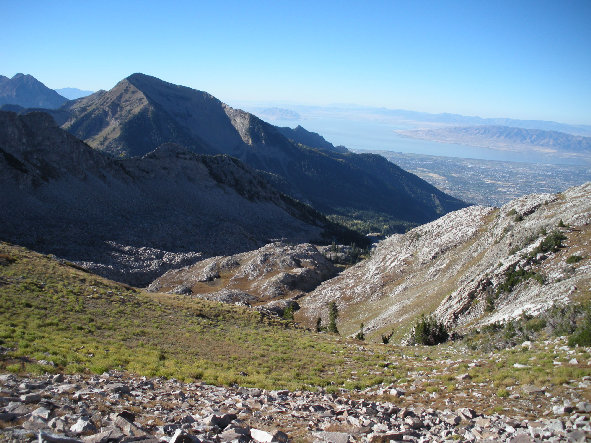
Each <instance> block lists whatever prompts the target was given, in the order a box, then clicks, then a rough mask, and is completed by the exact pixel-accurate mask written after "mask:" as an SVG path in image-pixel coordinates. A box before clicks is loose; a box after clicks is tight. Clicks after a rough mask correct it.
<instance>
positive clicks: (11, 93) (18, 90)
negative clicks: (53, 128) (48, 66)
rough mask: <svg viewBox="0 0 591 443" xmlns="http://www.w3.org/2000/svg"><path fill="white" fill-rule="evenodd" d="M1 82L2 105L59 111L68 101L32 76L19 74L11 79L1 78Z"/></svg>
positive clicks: (0, 99)
mask: <svg viewBox="0 0 591 443" xmlns="http://www.w3.org/2000/svg"><path fill="white" fill-rule="evenodd" d="M0 80H1V82H0V105H4V104H10V105H19V106H22V107H24V108H47V109H57V108H59V107H60V106H61V105H63V104H64V103H65V102H66V101H67V99H66V98H65V97H62V96H61V95H59V94H58V93H57V92H55V91H54V90H53V89H49V88H48V87H47V86H45V85H44V84H43V83H41V82H40V81H39V80H37V79H36V78H35V77H33V76H32V75H30V74H23V73H20V72H19V73H18V74H15V75H14V76H13V77H12V78H11V79H9V78H7V77H4V76H1V77H0Z"/></svg>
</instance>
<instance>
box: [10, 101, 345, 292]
mask: <svg viewBox="0 0 591 443" xmlns="http://www.w3.org/2000/svg"><path fill="white" fill-rule="evenodd" d="M0 149H1V151H0V154H1V156H0V164H1V168H0V182H1V183H2V188H3V190H4V192H2V194H1V195H0V202H1V204H2V206H3V207H5V208H10V210H9V211H3V212H2V215H1V220H2V229H1V231H0V233H1V237H2V239H3V240H7V241H11V242H14V243H18V244H22V245H26V246H28V247H31V248H33V249H37V250H40V251H44V252H46V253H53V254H56V255H57V256H59V257H62V258H66V259H68V260H71V261H75V262H77V263H79V264H80V265H82V266H84V267H86V268H87V269H91V270H93V271H94V272H97V273H99V274H101V275H105V276H109V277H110V278H112V279H115V280H119V281H124V282H127V283H131V284H135V285H140V286H143V285H146V284H148V283H149V282H150V281H152V280H153V279H154V278H156V277H157V276H159V275H161V274H162V273H163V272H165V271H166V270H167V269H170V268H178V267H182V266H184V265H187V264H191V263H193V262H195V261H196V260H198V259H199V258H202V257H203V254H205V256H207V255H219V254H223V253H236V252H241V251H245V250H252V249H256V248H257V247H260V246H262V245H264V244H266V243H269V242H270V241H273V240H274V239H282V238H285V239H287V240H289V241H293V242H296V243H299V242H305V241H310V240H314V241H318V240H321V239H322V238H323V237H325V240H326V241H329V238H330V237H331V236H332V235H333V234H334V235H336V236H337V237H338V236H340V235H341V234H344V235H346V234H347V232H349V231H347V230H346V229H344V228H342V227H338V226H337V225H335V224H333V223H331V222H329V221H328V220H326V219H325V218H324V217H323V216H322V215H320V214H319V213H317V212H315V211H314V210H313V209H312V208H310V207H307V206H305V205H303V204H301V203H299V202H296V201H294V200H293V199H290V198H289V197H286V196H284V195H282V194H280V193H279V192H277V191H276V190H275V189H274V188H273V187H271V186H270V185H269V184H268V183H267V182H266V181H265V180H264V179H262V178H261V177H260V175H259V174H257V173H256V172H255V171H253V170H252V169H250V168H248V167H246V166H244V165H243V164H241V163H240V162H239V161H238V160H236V159H233V158H231V157H228V156H223V155H218V156H205V155H198V154H195V153H192V152H189V151H187V150H186V149H184V148H182V147H180V146H178V145H173V144H167V145H163V146H161V147H159V148H158V149H156V150H155V151H153V152H151V153H149V154H147V155H145V156H144V157H142V158H133V159H127V160H117V159H113V158H112V157H110V156H108V155H105V154H103V153H101V152H98V151H96V150H94V149H92V148H90V147H89V146H88V145H86V144H84V143H83V142H81V141H79V140H77V139H76V138H75V137H73V136H72V135H70V134H69V133H67V132H65V131H63V130H61V129H60V128H58V127H57V126H56V125H55V123H54V122H53V120H52V119H51V117H50V116H49V115H47V114H43V113H32V114H27V115H23V116H17V115H16V114H14V113H10V112H0ZM349 233H350V234H352V235H353V238H355V236H356V234H354V233H352V232H349Z"/></svg>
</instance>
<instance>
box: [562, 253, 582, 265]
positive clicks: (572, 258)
mask: <svg viewBox="0 0 591 443" xmlns="http://www.w3.org/2000/svg"><path fill="white" fill-rule="evenodd" d="M581 260H583V257H581V256H580V255H571V256H570V257H569V258H567V259H566V262H567V263H568V264H569V265H572V264H574V263H578V262H580V261H581Z"/></svg>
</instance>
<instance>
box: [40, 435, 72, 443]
mask: <svg viewBox="0 0 591 443" xmlns="http://www.w3.org/2000/svg"><path fill="white" fill-rule="evenodd" d="M37 441H38V442H39V443H81V442H82V440H78V439H76V438H71V437H67V436H65V435H61V434H52V433H49V432H39V434H38V436H37Z"/></svg>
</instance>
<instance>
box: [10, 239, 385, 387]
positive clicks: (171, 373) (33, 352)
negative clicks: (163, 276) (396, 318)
mask: <svg viewBox="0 0 591 443" xmlns="http://www.w3.org/2000/svg"><path fill="white" fill-rule="evenodd" d="M0 253H3V254H6V255H7V256H9V257H10V258H11V262H10V263H8V260H7V261H6V263H7V264H6V265H2V266H0V278H1V280H2V281H3V284H2V285H1V286H0V300H1V303H0V320H1V321H0V346H3V347H5V348H9V349H10V351H9V352H8V353H7V354H4V355H3V356H2V360H1V361H0V366H2V368H3V369H6V370H9V371H13V372H14V371H17V368H18V371H22V372H39V371H40V370H41V369H43V370H48V371H55V370H60V371H65V372H70V373H72V372H92V373H102V372H104V371H107V370H109V369H124V370H128V371H131V372H134V373H138V374H142V375H148V376H164V377H175V378H179V379H183V380H194V379H201V380H203V381H205V382H207V383H213V384H219V385H231V384H240V385H243V386H258V387H264V388H290V389H301V388H305V387H308V388H313V387H318V386H329V385H330V386H336V387H344V386H345V385H346V384H347V383H351V380H352V372H357V373H358V375H357V376H356V377H357V378H356V379H355V380H354V383H355V385H356V386H358V387H365V386H368V385H371V384H375V383H376V382H377V379H378V378H379V377H377V376H376V375H375V373H376V372H379V373H380V376H381V377H382V378H388V377H391V375H392V373H393V371H394V369H389V368H384V367H383V363H384V360H383V358H384V356H382V355H380V354H379V353H373V352H371V353H370V352H367V353H366V355H363V357H362V358H357V357H359V355H360V352H359V351H358V349H357V346H356V345H355V344H354V343H353V342H352V341H347V340H344V339H342V338H340V337H336V336H330V335H328V334H313V333H310V332H308V331H305V330H302V329H297V328H295V327H294V326H293V323H291V322H288V321H283V320H281V319H277V318H270V317H266V316H263V315H261V314H260V313H258V312H256V311H253V310H248V309H245V308H242V307H237V306H232V305H226V304H221V303H216V302H208V301H205V300H201V299H192V298H187V297H183V296H175V295H167V294H149V293H145V292H142V291H139V290H136V289H133V288H129V287H125V286H122V285H119V284H117V283H114V282H110V281H108V280H105V279H102V278H100V277H97V276H94V275H92V274H88V273H85V272H82V271H80V270H78V269H75V268H73V267H71V266H68V265H64V264H60V263H58V262H56V261H55V260H52V259H50V258H48V257H46V256H42V255H39V254H35V253H32V252H30V251H27V250H25V249H23V248H17V247H14V246H10V245H7V244H1V245H0ZM37 360H46V361H52V362H53V363H55V365H56V368H55V369H54V368H52V367H51V366H49V367H47V368H45V367H44V368H41V369H39V368H35V367H33V366H31V365H34V364H36V363H35V362H36V361H37ZM343 361H347V362H348V363H347V365H343V364H342V363H343Z"/></svg>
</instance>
